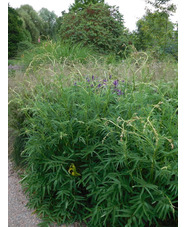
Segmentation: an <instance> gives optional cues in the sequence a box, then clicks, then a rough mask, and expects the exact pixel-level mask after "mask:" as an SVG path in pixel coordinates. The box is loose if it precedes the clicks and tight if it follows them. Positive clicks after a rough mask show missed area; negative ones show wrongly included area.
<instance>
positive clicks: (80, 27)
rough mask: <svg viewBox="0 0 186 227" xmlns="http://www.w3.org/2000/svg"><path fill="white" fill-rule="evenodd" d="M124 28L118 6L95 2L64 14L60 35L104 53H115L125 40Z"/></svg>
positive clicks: (63, 38)
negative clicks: (82, 8) (79, 9)
mask: <svg viewBox="0 0 186 227" xmlns="http://www.w3.org/2000/svg"><path fill="white" fill-rule="evenodd" d="M124 30H125V27H124V25H123V16H122V15H121V14H120V12H119V9H118V7H115V6H113V7H112V6H109V5H106V4H102V3H97V4H91V5H88V6H86V7H85V8H84V10H81V11H77V12H74V11H70V12H69V13H66V14H64V16H63V20H62V24H61V28H60V35H61V38H62V40H67V41H72V42H73V43H78V42H83V43H84V45H92V46H93V47H94V48H96V49H97V50H99V51H101V52H104V53H105V52H107V53H108V52H109V51H111V52H115V53H117V52H118V51H119V50H120V48H121V46H122V44H123V43H124V41H125V36H124Z"/></svg>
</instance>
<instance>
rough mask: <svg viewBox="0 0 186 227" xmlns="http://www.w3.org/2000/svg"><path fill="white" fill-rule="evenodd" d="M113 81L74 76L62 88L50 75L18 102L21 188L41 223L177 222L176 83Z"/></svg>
mask: <svg viewBox="0 0 186 227" xmlns="http://www.w3.org/2000/svg"><path fill="white" fill-rule="evenodd" d="M112 77H113V76H111V75H110V76H109V75H108V76H107V77H106V76H105V77H104V78H103V79H101V78H97V79H96V75H86V76H85V77H82V76H79V77H77V78H76V80H75V81H74V82H75V83H72V84H71V85H70V86H68V87H65V86H64V85H63V80H64V78H63V75H61V74H60V75H54V76H53V78H52V80H50V82H49V83H46V82H45V81H44V80H41V82H40V83H38V84H37V85H36V86H35V88H34V89H32V92H31V95H30V96H25V97H27V98H26V100H22V99H20V98H21V97H19V96H18V97H17V101H16V102H17V103H19V107H20V108H19V114H23V115H24V116H25V118H24V121H23V125H22V129H23V132H24V133H25V134H26V138H27V140H26V146H25V149H24V151H23V152H22V157H24V159H25V161H26V163H27V165H26V170H25V174H24V176H23V178H22V184H23V186H24V188H25V190H26V193H27V194H28V195H29V207H31V208H33V209H35V212H36V213H37V214H38V215H39V216H41V217H42V218H43V220H44V221H45V223H47V222H57V223H58V224H62V223H68V222H69V223H70V222H73V221H85V222H87V226H91V227H92V226H100V227H102V226H128V227H129V226H151V225H153V224H155V225H156V226H158V223H160V222H163V223H164V224H166V223H168V221H169V220H171V221H172V222H173V220H175V221H176V220H177V193H178V188H177V81H176V80H175V81H169V82H168V83H165V82H164V81H159V82H156V83H150V82H149V83H145V82H143V81H142V82H137V81H136V82H135V87H134V86H133V84H131V83H128V82H127V81H119V80H118V79H112ZM71 168H72V169H75V170H76V173H78V174H75V175H77V176H73V174H71V172H70V169H71ZM68 171H69V172H70V173H69V172H68ZM74 172H75V171H74ZM79 175H80V176H79Z"/></svg>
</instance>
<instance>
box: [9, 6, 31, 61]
mask: <svg viewBox="0 0 186 227" xmlns="http://www.w3.org/2000/svg"><path fill="white" fill-rule="evenodd" d="M23 40H29V34H28V33H27V31H26V30H25V29H24V27H23V21H22V20H21V18H20V17H19V14H18V13H17V12H16V10H15V9H14V8H12V7H10V6H8V57H9V58H11V57H15V56H16V54H17V50H18V46H19V43H20V42H22V41H23Z"/></svg>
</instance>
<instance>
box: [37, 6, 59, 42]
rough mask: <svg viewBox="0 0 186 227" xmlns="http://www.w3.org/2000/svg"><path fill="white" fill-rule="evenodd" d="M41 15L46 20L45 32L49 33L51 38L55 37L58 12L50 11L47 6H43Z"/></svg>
mask: <svg viewBox="0 0 186 227" xmlns="http://www.w3.org/2000/svg"><path fill="white" fill-rule="evenodd" d="M39 16H40V17H41V18H42V19H43V21H44V22H45V24H44V34H45V35H49V37H50V38H53V37H55V33H56V19H57V16H56V14H55V13H54V12H53V11H52V12H50V11H49V10H48V9H46V8H42V9H41V10H40V11H39Z"/></svg>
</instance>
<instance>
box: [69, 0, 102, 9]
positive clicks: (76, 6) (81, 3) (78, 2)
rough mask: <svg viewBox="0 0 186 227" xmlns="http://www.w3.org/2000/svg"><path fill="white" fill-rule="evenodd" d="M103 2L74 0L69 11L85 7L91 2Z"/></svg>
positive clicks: (97, 1) (100, 1)
mask: <svg viewBox="0 0 186 227" xmlns="http://www.w3.org/2000/svg"><path fill="white" fill-rule="evenodd" d="M97 3H104V0H75V3H73V4H72V5H71V6H70V8H69V11H80V10H83V9H85V8H86V6H88V5H91V4H97Z"/></svg>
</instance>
